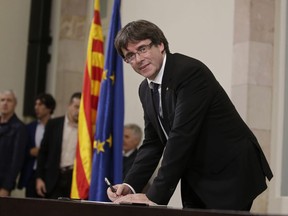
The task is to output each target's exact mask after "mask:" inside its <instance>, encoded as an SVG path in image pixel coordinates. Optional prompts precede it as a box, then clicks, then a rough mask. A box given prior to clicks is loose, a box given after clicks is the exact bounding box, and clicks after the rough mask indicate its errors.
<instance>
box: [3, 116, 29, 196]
mask: <svg viewBox="0 0 288 216" xmlns="http://www.w3.org/2000/svg"><path fill="white" fill-rule="evenodd" d="M26 145H27V130H26V127H25V125H24V124H23V122H22V121H20V120H19V119H18V117H17V116H16V114H14V115H13V116H12V117H11V118H10V119H9V121H8V122H7V123H2V124H0V188H4V189H6V190H9V191H11V190H12V189H14V187H15V183H16V178H17V175H18V174H19V172H20V170H21V167H22V165H23V161H24V157H25V148H26Z"/></svg>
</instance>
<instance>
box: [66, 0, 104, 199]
mask: <svg viewBox="0 0 288 216" xmlns="http://www.w3.org/2000/svg"><path fill="white" fill-rule="evenodd" d="M103 51H104V49H103V34H102V27H101V20H100V4H99V0H95V1H94V18H93V21H92V24H91V27H90V34H89V40H88V47H87V60H86V66H85V71H84V80H83V87H82V97H81V103H80V109H79V122H78V143H77V148H76V157H75V162H74V171H73V178H72V188H71V198H74V199H88V195H89V187H90V179H91V169H92V152H93V140H94V133H95V121H96V115H97V106H98V97H99V93H100V82H101V78H102V74H103V68H104V55H103V53H104V52H103Z"/></svg>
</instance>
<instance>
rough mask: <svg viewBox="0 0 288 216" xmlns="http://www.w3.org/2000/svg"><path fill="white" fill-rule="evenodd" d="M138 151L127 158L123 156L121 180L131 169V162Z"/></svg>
mask: <svg viewBox="0 0 288 216" xmlns="http://www.w3.org/2000/svg"><path fill="white" fill-rule="evenodd" d="M137 152H138V150H137V149H135V150H134V151H133V152H132V154H131V155H129V156H128V157H125V156H123V179H124V178H125V176H126V175H127V173H128V171H129V170H130V169H131V167H132V165H133V162H134V160H135V158H136V155H137Z"/></svg>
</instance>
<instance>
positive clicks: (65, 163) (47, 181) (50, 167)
mask: <svg viewBox="0 0 288 216" xmlns="http://www.w3.org/2000/svg"><path fill="white" fill-rule="evenodd" d="M80 99H81V93H80V92H76V93H74V94H73V95H72V96H71V98H70V101H69V105H68V107H67V113H66V115H65V116H61V117H58V118H55V119H51V120H49V121H48V123H47V125H46V128H45V132H44V136H43V140H42V143H41V147H40V151H39V155H38V159H37V170H36V176H37V177H36V191H37V194H38V195H39V196H41V197H46V198H51V199H58V197H70V191H71V183H72V173H73V164H74V159H75V153H76V145H77V131H78V114H79V107H80Z"/></svg>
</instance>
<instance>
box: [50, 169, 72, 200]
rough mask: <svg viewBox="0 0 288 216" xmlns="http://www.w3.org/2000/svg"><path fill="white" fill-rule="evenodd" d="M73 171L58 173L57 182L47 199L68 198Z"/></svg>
mask: <svg viewBox="0 0 288 216" xmlns="http://www.w3.org/2000/svg"><path fill="white" fill-rule="evenodd" d="M72 174H73V170H72V169H70V170H66V171H60V175H59V178H58V181H57V183H56V186H55V188H54V189H53V190H52V191H51V193H49V194H47V198H50V199H58V198H59V197H70V192H71V185H72Z"/></svg>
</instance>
